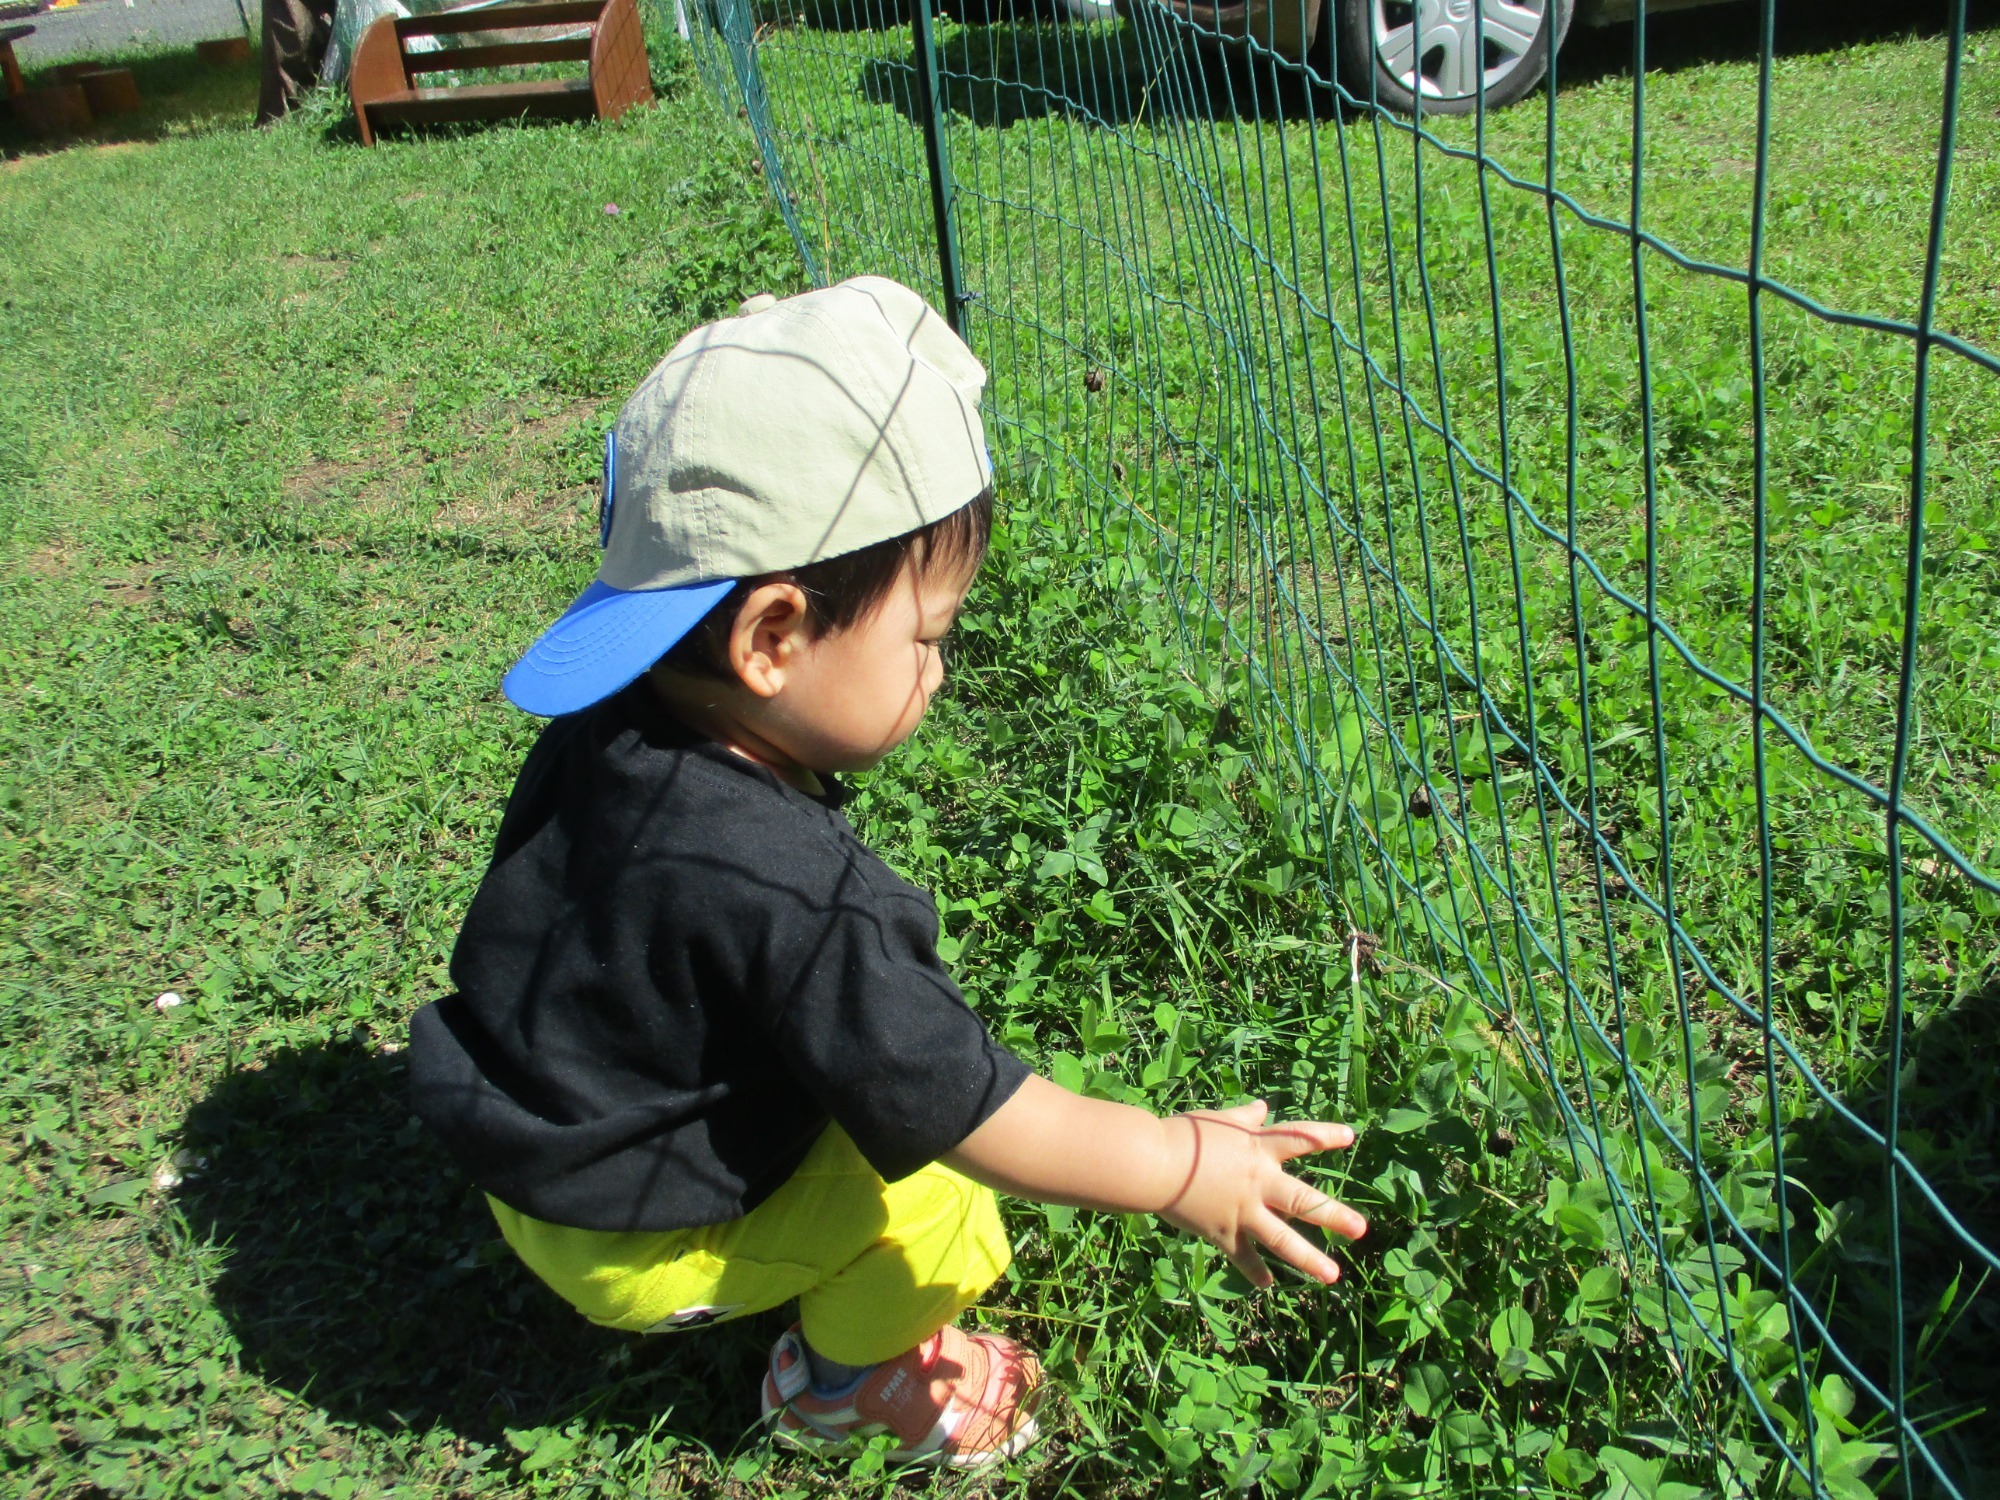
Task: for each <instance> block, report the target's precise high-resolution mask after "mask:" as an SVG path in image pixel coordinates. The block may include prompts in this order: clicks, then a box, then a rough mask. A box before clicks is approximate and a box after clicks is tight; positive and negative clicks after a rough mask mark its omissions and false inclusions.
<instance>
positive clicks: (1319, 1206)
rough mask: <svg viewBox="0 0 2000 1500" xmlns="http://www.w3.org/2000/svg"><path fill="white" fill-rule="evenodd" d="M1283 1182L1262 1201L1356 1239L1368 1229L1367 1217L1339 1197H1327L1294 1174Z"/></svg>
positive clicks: (1344, 1237)
mask: <svg viewBox="0 0 2000 1500" xmlns="http://www.w3.org/2000/svg"><path fill="white" fill-rule="evenodd" d="M1284 1181H1285V1186H1284V1187H1283V1188H1282V1189H1281V1190H1280V1191H1279V1192H1277V1193H1274V1194H1272V1195H1271V1196H1270V1197H1269V1198H1267V1199H1266V1200H1265V1201H1266V1203H1268V1204H1269V1205H1270V1207H1272V1208H1273V1209H1275V1210H1277V1211H1278V1212H1279V1213H1281V1214H1284V1215H1285V1216H1287V1217H1288V1218H1293V1219H1304V1220H1305V1221H1306V1222H1307V1223H1308V1224H1317V1225H1319V1227H1320V1228H1321V1229H1324V1230H1326V1231H1328V1232H1329V1233H1331V1234H1337V1235H1339V1236H1340V1237H1341V1238H1342V1239H1345V1240H1358V1239H1360V1238H1361V1236H1363V1235H1364V1234H1366V1233H1367V1232H1368V1221H1367V1220H1366V1219H1364V1218H1363V1217H1362V1216H1361V1215H1360V1214H1358V1213H1356V1212H1355V1211H1354V1210H1353V1209H1351V1208H1349V1207H1348V1206H1347V1205H1346V1204H1345V1203H1342V1202H1341V1201H1340V1200H1339V1199H1338V1198H1329V1197H1328V1196H1327V1195H1326V1194H1325V1193H1322V1192H1321V1191H1320V1190H1319V1189H1318V1188H1316V1187H1313V1186H1311V1185H1310V1184H1308V1183H1303V1182H1300V1181H1299V1180H1298V1178H1296V1177H1287V1178H1285V1180H1284Z"/></svg>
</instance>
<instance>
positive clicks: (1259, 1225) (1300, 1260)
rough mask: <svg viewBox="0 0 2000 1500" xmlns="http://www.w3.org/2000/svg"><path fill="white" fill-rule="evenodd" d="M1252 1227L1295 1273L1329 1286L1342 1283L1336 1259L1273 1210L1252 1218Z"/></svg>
mask: <svg viewBox="0 0 2000 1500" xmlns="http://www.w3.org/2000/svg"><path fill="white" fill-rule="evenodd" d="M1250 1226H1251V1232H1252V1233H1253V1234H1255V1235H1256V1236H1257V1238H1258V1240H1259V1241H1260V1242H1261V1243H1262V1244H1263V1246H1264V1248H1265V1249H1266V1250H1268V1251H1270V1252H1271V1254H1273V1255H1275V1256H1277V1257H1278V1259H1279V1260H1281V1261H1283V1262H1284V1263H1285V1264H1286V1265H1288V1266H1290V1267H1292V1268H1293V1269H1294V1270H1297V1271H1303V1272H1305V1274H1306V1275H1308V1276H1310V1277H1312V1279H1313V1280H1314V1281H1318V1282H1322V1283H1324V1284H1326V1285H1328V1286H1331V1285H1332V1284H1333V1283H1334V1282H1336V1281H1338V1280H1340V1266H1339V1265H1338V1264H1337V1263H1336V1262H1335V1260H1334V1258H1333V1257H1332V1256H1331V1255H1328V1254H1327V1253H1326V1252H1325V1251H1324V1250H1322V1249H1320V1248H1319V1246H1317V1245H1315V1244H1314V1243H1313V1242H1312V1241H1311V1240H1309V1239H1307V1238H1306V1237H1305V1236H1304V1235H1302V1234H1300V1233H1299V1232H1298V1231H1297V1230H1296V1229H1294V1228H1292V1226H1291V1225H1289V1224H1287V1223H1286V1222H1285V1221H1284V1220H1283V1219H1281V1218H1279V1217H1278V1216H1277V1215H1276V1214H1274V1213H1272V1212H1271V1210H1270V1209H1268V1208H1267V1209H1265V1210H1263V1211H1262V1212H1261V1213H1260V1214H1258V1215H1257V1216H1256V1217H1255V1218H1254V1219H1252V1220H1251V1221H1250Z"/></svg>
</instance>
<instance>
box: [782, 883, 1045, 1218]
mask: <svg viewBox="0 0 2000 1500" xmlns="http://www.w3.org/2000/svg"><path fill="white" fill-rule="evenodd" d="M871 875H872V876H873V878H871ZM883 877H888V878H886V879H885V878H883ZM798 915H799V917H800V921H799V922H798V924H797V926H796V928H794V929H793V930H790V931H785V930H782V929H780V930H774V931H773V932H772V934H771V936H772V939H773V950H772V952H771V954H770V958H771V960H772V963H773V969H774V972H773V974H772V978H773V979H774V980H776V981H777V983H776V984H774V986H773V991H774V993H773V996H772V998H773V1000H774V1001H775V1002H776V1004H775V1005H774V1014H773V1016H772V1027H773V1033H774V1038H775V1041H776V1043H777V1047H778V1051H779V1053H780V1055H781V1057H782V1058H783V1060H784V1061H785V1063H786V1065H787V1067H788V1068H789V1069H790V1070H791V1072H792V1073H793V1074H794V1076H795V1077H797V1078H798V1079H799V1080H800V1082H801V1083H802V1084H803V1085H804V1086H805V1087H806V1088H807V1089H808V1090H809V1091H810V1092H811V1093H812V1095H813V1096H814V1098H815V1099H816V1100H817V1101H818V1102H819V1105H820V1107H821V1108H823V1109H824V1110H825V1111H826V1112H827V1113H828V1114H829V1115H831V1116H832V1117H833V1118H834V1120H836V1121H837V1122H838V1123H839V1124H840V1126H841V1128H842V1129H844V1130H845V1131H846V1132H847V1133H848V1135H849V1136H851V1137H852V1138H853V1140H854V1143H855V1145H856V1146H858V1147H859V1148H860V1150H861V1154H862V1155H863V1156H865V1157H866V1158H867V1159H868V1162H869V1165H871V1166H872V1167H874V1168H875V1170H876V1171H877V1172H879V1173H881V1174H882V1176H883V1178H884V1179H885V1180H887V1181H891V1182H893V1181H895V1180H896V1179H897V1178H899V1177H907V1176H908V1175H909V1174H910V1173H912V1172H915V1171H917V1170H918V1169H919V1168H921V1167H924V1166H928V1165H929V1164H930V1163H932V1162H934V1161H936V1160H937V1159H938V1158H939V1157H941V1156H943V1155H944V1154H945V1153H946V1152H948V1151H950V1150H951V1149H953V1148H954V1147H955V1146H957V1145H958V1144H959V1142H961V1141H963V1140H964V1139H965V1138H966V1137H967V1136H968V1135H970V1134H971V1133H972V1132H973V1131H974V1130H976V1129H977V1128H978V1127H979V1126H980V1125H981V1124H982V1123H983V1122H984V1121H985V1120H986V1118H987V1117H988V1116H989V1115H991V1114H992V1113H993V1112H994V1111H995V1110H997V1109H998V1108H999V1107H1000V1106H1001V1105H1002V1104H1004V1103H1006V1102H1007V1100H1008V1099H1009V1098H1011V1097H1012V1096H1013V1094H1014V1091H1015V1090H1016V1089H1018V1088H1019V1087H1020V1086H1021V1083H1022V1080H1023V1079H1025V1078H1026V1077H1027V1076H1028V1069H1027V1067H1026V1066H1025V1065H1024V1064H1023V1063H1022V1062H1021V1061H1020V1060H1019V1059H1018V1058H1016V1057H1015V1056H1014V1055H1013V1054H1012V1053H1011V1052H1009V1051H1007V1049H1006V1048H1004V1047H1002V1046H1001V1045H1000V1044H999V1043H998V1042H996V1041H995V1040H994V1039H993V1038H992V1036H991V1035H990V1034H989V1033H988V1032H987V1029H986V1026H985V1023H984V1022H983V1021H981V1020H980V1018H979V1016H978V1015H977V1014H975V1013H974V1011H973V1010H972V1008H971V1007H970V1006H969V1005H967V1004H966V1002H965V998H964V996H963V995H961V994H960V993H959V989H958V986H957V985H955V984H954V983H952V980H951V976H950V975H948V974H947V973H946V972H945V970H944V966H943V964H942V963H941V962H940V960H939V959H938V956H937V930H938V927H937V912H936V908H935V907H933V906H932V904H931V901H930V898H929V897H928V896H926V895H924V893H923V892H921V891H919V890H917V889H916V888H915V887H913V886H910V885H907V884H905V883H904V882H902V881H900V880H894V878H893V877H892V876H889V874H888V871H887V869H886V867H882V868H881V869H880V870H879V872H870V871H867V870H866V869H864V868H863V867H862V866H861V865H859V864H858V863H854V864H849V865H848V866H847V867H846V869H845V870H844V872H843V874H842V876H841V878H840V880H839V881H838V888H837V889H836V891H835V892H834V893H833V899H832V900H831V902H830V903H829V904H828V906H827V907H825V908H824V909H823V910H822V911H821V912H819V913H813V912H811V911H810V910H809V909H802V910H801V911H800V912H799V914H798Z"/></svg>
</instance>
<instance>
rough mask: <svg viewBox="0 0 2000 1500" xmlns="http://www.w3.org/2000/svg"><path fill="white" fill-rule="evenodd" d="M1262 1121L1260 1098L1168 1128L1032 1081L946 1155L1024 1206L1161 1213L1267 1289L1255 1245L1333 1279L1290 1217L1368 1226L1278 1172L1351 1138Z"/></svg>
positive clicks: (1313, 1124) (1344, 1131)
mask: <svg viewBox="0 0 2000 1500" xmlns="http://www.w3.org/2000/svg"><path fill="white" fill-rule="evenodd" d="M1267 1113H1268V1111H1267V1110H1266V1108H1265V1106H1264V1104H1263V1102H1262V1101H1261V1100H1258V1101H1256V1102H1253V1103H1250V1104H1239V1105H1237V1106H1236V1107H1235V1108H1234V1109H1222V1110H1201V1111H1198V1112H1195V1113H1192V1114H1185V1115H1175V1116H1173V1117H1172V1118H1171V1119H1166V1120H1163V1119H1161V1118H1159V1116H1157V1115H1152V1114H1148V1113H1147V1112H1146V1111H1145V1110H1143V1109H1134V1108H1133V1107H1132V1106H1131V1105H1129V1104H1113V1103H1111V1102H1110V1101H1109V1100H1106V1099H1086V1098H1084V1097H1083V1096H1082V1095H1080V1094H1072V1093H1071V1092H1070V1091H1069V1090H1068V1089H1065V1088H1062V1087H1059V1086H1058V1085H1056V1084H1053V1083H1051V1082H1049V1081H1048V1080H1047V1079H1046V1078H1041V1077H1038V1076H1032V1075H1031V1076H1030V1077H1029V1078H1028V1080H1027V1082H1025V1083H1023V1084H1022V1085H1021V1087H1020V1089H1019V1090H1018V1091H1017V1092H1016V1093H1015V1094H1014V1096H1013V1098H1011V1099H1009V1100H1008V1101H1007V1102H1006V1103H1005V1104H1003V1105H1001V1106H1000V1108H999V1109H997V1110H995V1111H994V1112H993V1114H991V1115H990V1116H988V1117H987V1119H986V1121H985V1123H984V1124H982V1125H981V1126H980V1127H979V1128H978V1129H977V1130H975V1131H973V1132H972V1134H971V1135H969V1136H967V1137H966V1138H965V1139H964V1140H963V1141H961V1142H960V1143H959V1145H958V1148H957V1149H956V1150H954V1151H950V1152H947V1153H946V1155H945V1158H944V1159H945V1163H946V1164H947V1165H948V1166H951V1167H953V1168H955V1169H956V1170H958V1171H960V1172H963V1173H964V1174H965V1175H966V1176H968V1177H970V1178H972V1179H973V1180H974V1181H976V1182H983V1183H985V1184H986V1185H987V1186H988V1187H991V1188H994V1189H997V1190H998V1191H1000V1192H1003V1193H1009V1194H1012V1195H1013V1196H1015V1197H1017V1198H1033V1199H1036V1200H1038V1201H1040V1202H1043V1203H1068V1204H1073V1205H1075V1206H1076V1207H1078V1208H1095V1209H1102V1210H1105V1211H1107V1212H1112V1213H1150V1214H1158V1215H1160V1216H1161V1217H1162V1218H1164V1219H1166V1220H1167V1221H1168V1222H1170V1223H1172V1224H1176V1225H1178V1226H1180V1227H1181V1228H1182V1229H1185V1230H1188V1231H1189V1232H1191V1233H1193V1234H1198V1235H1200V1236H1201V1237H1202V1238H1203V1239H1205V1240H1207V1241H1208V1242H1209V1243H1210V1244H1212V1245H1214V1246H1215V1247H1216V1248H1217V1249H1219V1250H1221V1251H1222V1252H1223V1253H1224V1254H1226V1255H1227V1256H1228V1257H1229V1259H1230V1261H1231V1262H1232V1263H1233V1264H1234V1265H1235V1266H1236V1269H1237V1270H1239V1271H1241V1272H1242V1273H1243V1274H1244V1275H1245V1276H1246V1277H1248V1278H1249V1280H1250V1281H1251V1282H1252V1283H1253V1284H1255V1285H1257V1286H1269V1285H1270V1284H1271V1272H1270V1270H1269V1269H1268V1268H1267V1267H1266V1266H1265V1264H1264V1262H1263V1260H1262V1258H1261V1257H1260V1256H1259V1255H1258V1254H1257V1246H1258V1245H1260V1244H1261V1245H1262V1246H1263V1247H1264V1248H1265V1249H1266V1250H1269V1251H1270V1252H1271V1253H1272V1254H1273V1255H1275V1256H1277V1257H1278V1258H1279V1259H1280V1260H1283V1261H1285V1262H1287V1263H1288V1264H1290V1265H1293V1266H1296V1267H1297V1268H1298V1269H1299V1270H1301V1271H1303V1272H1305V1274H1306V1275H1308V1276H1311V1277H1313V1278H1315V1279H1316V1280H1319V1281H1323V1282H1330V1281H1334V1280H1337V1279H1338V1278H1339V1276H1340V1267H1339V1266H1337V1265H1336V1264H1334V1261H1333V1258H1332V1257H1331V1256H1329V1255H1327V1254H1325V1253H1324V1252H1323V1251H1321V1250H1319V1249H1318V1248H1317V1247H1315V1246H1314V1245H1313V1244H1312V1243H1311V1242H1309V1241H1308V1240H1307V1239H1306V1238H1305V1236H1303V1235H1301V1234H1300V1233H1299V1232H1298V1231H1297V1230H1295V1229H1293V1228H1292V1227H1291V1225H1289V1224H1287V1223H1286V1222H1285V1220H1286V1219H1287V1218H1292V1219H1304V1220H1306V1221H1307V1222H1308V1223H1313V1224H1317V1225H1319V1226H1320V1227H1321V1228H1323V1229H1330V1230H1332V1231H1333V1232H1334V1233H1335V1234H1338V1235H1342V1236H1344V1237H1346V1238H1347V1239H1350V1240H1358V1239H1360V1238H1361V1236H1362V1235H1363V1234H1365V1233H1367V1230H1368V1221H1367V1220H1366V1219H1364V1218H1362V1217H1361V1215H1360V1214H1358V1213H1356V1212H1355V1211H1354V1210H1353V1209H1351V1208H1349V1207H1348V1206H1347V1205H1346V1204H1344V1203H1339V1202H1336V1201H1335V1200H1334V1199H1332V1198H1329V1197H1327V1196H1326V1194H1324V1193H1322V1192H1320V1191H1319V1190H1318V1189H1316V1188H1312V1187H1309V1186H1307V1185H1306V1184H1305V1183H1303V1182H1300V1181H1299V1180H1298V1179H1297V1178H1296V1177H1291V1176H1288V1175H1287V1174H1286V1172H1285V1170H1284V1168H1283V1166H1282V1165H1280V1164H1281V1163H1282V1162H1285V1161H1287V1160H1289V1159H1290V1158H1292V1157H1294V1156H1301V1155H1304V1154H1305V1153H1306V1152H1308V1151H1337V1150H1340V1149H1341V1148H1343V1147H1346V1146H1350V1145H1352V1144H1353V1143H1354V1132H1353V1131H1352V1130H1350V1129H1349V1128H1348V1127H1347V1126H1345V1125H1329V1124H1325V1123H1321V1122H1318V1121H1301V1122H1299V1123H1297V1124H1292V1125H1266V1124H1265V1123H1264V1119H1265V1116H1266V1114H1267Z"/></svg>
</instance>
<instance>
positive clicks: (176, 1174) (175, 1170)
mask: <svg viewBox="0 0 2000 1500" xmlns="http://www.w3.org/2000/svg"><path fill="white" fill-rule="evenodd" d="M180 1185H181V1169H180V1168H179V1167H177V1166H175V1165H174V1164H173V1163H172V1162H170V1161H163V1162H161V1163H160V1169H159V1170H158V1171H157V1172H155V1173H154V1174H153V1191H154V1192H156V1193H171V1192H172V1191H173V1190H174V1189H175V1188H177V1187H179V1186H180Z"/></svg>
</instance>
